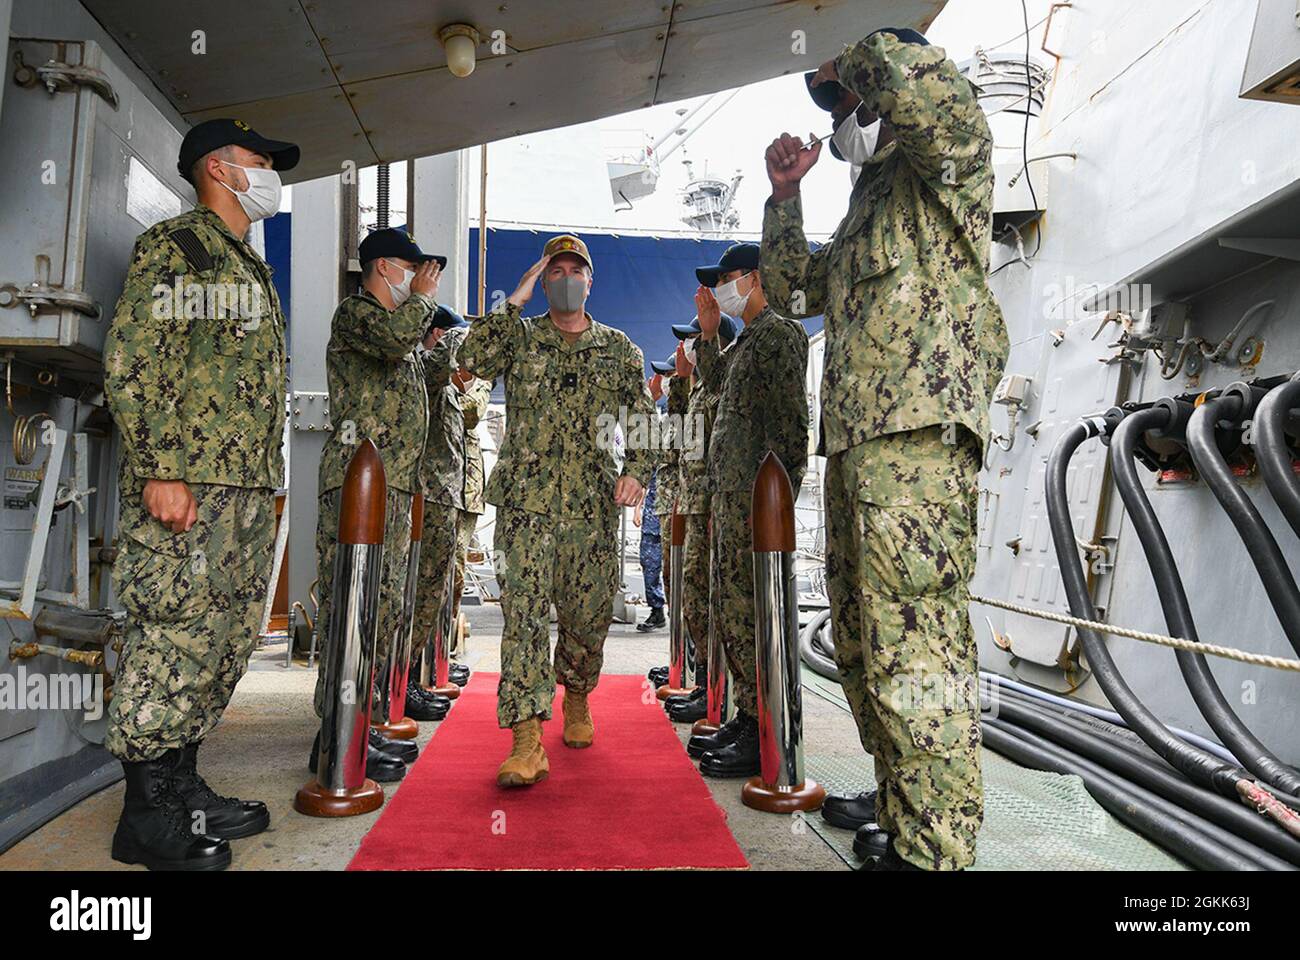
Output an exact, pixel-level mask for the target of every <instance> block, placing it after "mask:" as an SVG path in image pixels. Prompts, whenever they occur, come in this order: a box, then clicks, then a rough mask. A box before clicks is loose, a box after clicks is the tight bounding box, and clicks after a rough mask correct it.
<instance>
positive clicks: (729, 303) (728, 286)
mask: <svg viewBox="0 0 1300 960" xmlns="http://www.w3.org/2000/svg"><path fill="white" fill-rule="evenodd" d="M748 276H749V274H745V276H744V277H737V278H736V279H735V280H732V281H731V282H730V283H724V284H722V286H720V287H718V288H717V289H715V290H714V291H713V296H714V299H716V300H717V301H718V309H720V310H721V311H722V312H723V313H725V314H728V315H729V316H732V317H743V316H744V315H745V307H746V306H747V305H748V304H749V298H750V296H751V295H752V294H753V292H754V285H753V283H750V285H749V291H748V292H747V293H743V294H742V293H741V292H740V289H739V287H740V281H741V280H744V279H745V277H748Z"/></svg>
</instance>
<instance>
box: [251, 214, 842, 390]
mask: <svg viewBox="0 0 1300 960" xmlns="http://www.w3.org/2000/svg"><path fill="white" fill-rule="evenodd" d="M292 223H293V220H292V215H291V214H288V213H281V214H277V215H276V216H274V217H272V218H271V219H270V220H268V221H266V226H265V230H266V259H267V262H268V263H270V265H271V266H272V267H273V268H274V270H275V284H276V288H277V289H278V291H279V294H280V301H281V303H282V304H283V305H284V310H285V315H286V316H287V317H289V318H290V322H292V303H291V301H290V296H289V280H290V275H291V274H290V257H289V239H290V235H291V232H292ZM559 232H562V231H558V230H557V231H555V233H559ZM553 235H554V233H549V232H547V233H544V232H539V231H534V230H500V229H492V228H489V229H488V251H487V264H488V269H487V279H488V283H487V307H488V309H489V310H490V309H492V307H493V306H494V305H495V304H496V303H497V302H499V301H500V300H502V299H504V298H505V297H507V296H509V294H510V293H511V292H513V290H514V289H515V286H516V285H517V284H518V283H519V278H520V277H522V276H523V275H524V273H525V272H526V271H527V270H528V268H529V267H531V266H532V265H533V264H534V263H536V262H537V260H538V259H539V258H540V257H541V255H542V247H543V246H544V245H545V244H546V241H547V240H548V239H549V238H550V237H551V236H553ZM579 236H581V237H582V239H583V241H584V242H585V243H586V244H587V248H588V249H589V250H590V251H591V258H592V259H593V260H594V261H595V262H596V271H595V275H596V280H595V284H594V285H593V286H592V290H591V299H590V300H589V301H588V302H587V310H588V312H589V313H590V314H591V315H592V316H593V317H595V318H596V319H597V320H599V321H600V322H601V323H604V324H607V325H609V326H611V327H616V328H618V329H619V330H622V331H623V332H624V333H626V334H627V335H628V336H629V337H631V338H632V342H633V343H635V344H636V345H637V346H639V347H640V348H641V350H642V352H644V353H645V355H646V363H647V370H646V372H647V375H649V366H648V365H649V361H650V360H666V359H668V357H669V356H671V354H672V353H673V351H674V350H676V348H677V340H676V338H674V337H673V333H672V330H671V329H669V328H670V327H671V325H672V324H674V323H689V322H690V320H691V318H692V317H693V316H695V290H696V288H697V287H698V286H699V282H698V281H697V280H696V279H695V268H696V267H698V266H703V265H704V264H709V263H717V262H718V259H719V258H720V257H721V256H722V252H723V251H724V250H726V249H727V247H728V246H730V245H731V241H728V240H697V239H694V238H690V237H665V238H659V237H643V236H619V235H614V234H603V233H580V234H579ZM468 249H469V252H470V254H469V261H470V262H469V291H470V294H469V311H468V312H469V313H473V312H475V310H477V308H478V229H477V228H474V229H471V230H470V232H469V247H468ZM430 252H431V253H432V252H437V251H432V250H431V251H430ZM545 311H546V295H545V294H544V293H543V292H542V290H541V288H540V285H539V286H538V290H537V292H536V293H535V294H534V295H533V299H532V300H531V301H530V302H529V304H528V311H527V312H529V313H538V314H540V313H544V312H545ZM804 327H805V328H806V329H807V331H808V333H809V334H813V333H816V332H817V331H819V330H820V329H821V327H822V321H821V318H820V317H816V318H812V319H809V320H805V321H804Z"/></svg>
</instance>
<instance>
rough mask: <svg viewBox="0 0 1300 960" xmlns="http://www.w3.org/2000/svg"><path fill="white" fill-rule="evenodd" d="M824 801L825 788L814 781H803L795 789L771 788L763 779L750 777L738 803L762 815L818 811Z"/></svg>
mask: <svg viewBox="0 0 1300 960" xmlns="http://www.w3.org/2000/svg"><path fill="white" fill-rule="evenodd" d="M825 799H826V788H825V787H822V786H820V785H819V784H818V783H817V781H816V780H805V781H804V782H803V783H801V784H800V785H799V786H797V787H773V786H769V785H768V784H766V783H764V782H763V778H762V777H761V776H760V777H751V778H750V779H749V780H747V781H746V782H745V785H744V786H743V787H741V789H740V801H741V803H743V804H744V805H745V806H747V807H750V808H751V809H754V810H762V811H763V812H764V813H798V812H800V811H803V812H807V811H809V810H817V809H820V807H821V805H822V801H824V800H825Z"/></svg>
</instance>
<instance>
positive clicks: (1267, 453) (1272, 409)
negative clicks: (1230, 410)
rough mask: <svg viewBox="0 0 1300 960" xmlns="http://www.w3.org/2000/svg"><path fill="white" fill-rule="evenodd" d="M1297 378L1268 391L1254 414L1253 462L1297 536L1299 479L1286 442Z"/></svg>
mask: <svg viewBox="0 0 1300 960" xmlns="http://www.w3.org/2000/svg"><path fill="white" fill-rule="evenodd" d="M1296 377H1297V378H1296V379H1294V380H1290V381H1288V382H1287V383H1284V384H1282V386H1280V387H1275V388H1274V389H1273V390H1270V391H1269V393H1268V396H1266V397H1265V398H1264V399H1263V400H1262V401H1261V402H1260V404H1259V408H1258V409H1257V410H1256V411H1255V461H1256V462H1257V463H1258V464H1259V472H1260V473H1261V474H1263V476H1264V483H1265V484H1266V485H1267V486H1268V492H1269V493H1271V494H1272V495H1273V499H1274V500H1275V501H1276V502H1277V505H1278V509H1280V510H1281V511H1282V514H1283V516H1285V517H1286V520H1287V523H1289V524H1291V529H1292V530H1294V531H1295V532H1296V536H1300V477H1297V476H1296V474H1295V469H1294V468H1293V467H1292V463H1293V459H1292V456H1291V451H1290V449H1288V447H1287V443H1286V434H1287V424H1288V421H1289V420H1290V419H1291V414H1292V412H1293V411H1294V410H1295V409H1296V408H1297V407H1300V374H1297V375H1296Z"/></svg>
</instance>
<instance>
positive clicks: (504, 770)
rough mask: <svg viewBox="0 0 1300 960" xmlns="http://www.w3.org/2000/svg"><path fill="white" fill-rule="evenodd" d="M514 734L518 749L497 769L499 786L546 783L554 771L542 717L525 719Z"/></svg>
mask: <svg viewBox="0 0 1300 960" xmlns="http://www.w3.org/2000/svg"><path fill="white" fill-rule="evenodd" d="M510 731H511V733H512V734H513V735H514V746H512V747H511V748H510V756H508V757H506V759H505V762H504V763H503V764H501V767H500V769H498V770H497V786H499V787H526V786H529V785H530V784H534V783H538V782H539V781H542V780H545V779H546V775H547V774H548V773H550V772H551V765H550V763H549V762H547V759H546V751H545V750H543V749H542V718H541V717H529V718H528V719H527V720H521V721H519V722H518V723H516V724H515V725H514V726H513V727H511V728H510Z"/></svg>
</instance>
